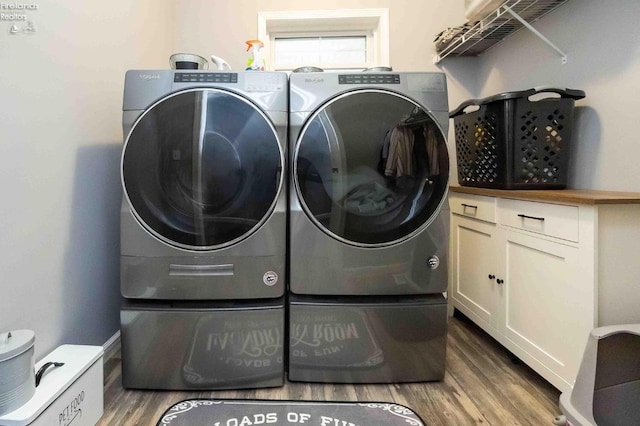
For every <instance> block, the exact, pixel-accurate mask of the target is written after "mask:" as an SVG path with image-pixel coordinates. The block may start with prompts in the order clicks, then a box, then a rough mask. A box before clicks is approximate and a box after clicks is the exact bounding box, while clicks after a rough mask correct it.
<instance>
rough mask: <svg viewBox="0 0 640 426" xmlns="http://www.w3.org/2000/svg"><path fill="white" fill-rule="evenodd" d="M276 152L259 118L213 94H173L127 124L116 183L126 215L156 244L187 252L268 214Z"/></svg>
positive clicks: (247, 105)
mask: <svg viewBox="0 0 640 426" xmlns="http://www.w3.org/2000/svg"><path fill="white" fill-rule="evenodd" d="M282 166H283V153H282V150H281V148H280V144H279V143H278V137H277V133H276V131H275V129H274V127H273V125H272V124H271V121H270V120H269V119H268V118H267V116H266V115H265V114H264V113H263V112H262V111H260V110H259V109H258V108H257V107H256V106H255V105H254V104H252V103H251V102H250V101H248V100H246V99H244V98H243V97H241V96H239V95H236V94H233V93H230V92H226V91H224V90H217V89H195V90H188V91H184V92H178V93H176V94H173V95H170V96H168V97H166V98H163V99H161V100H160V101H158V102H156V103H155V104H154V105H153V106H151V107H150V108H149V109H147V110H146V111H145V112H144V114H143V115H142V116H141V117H140V118H139V119H138V120H137V121H136V123H135V124H134V125H133V127H132V129H131V132H130V133H129V136H128V137H127V140H126V142H125V146H124V151H123V154H122V182H123V186H124V192H125V195H126V197H127V199H128V200H129V204H130V206H131V208H132V211H133V214H134V216H135V217H136V218H137V219H138V221H139V222H140V223H141V224H142V226H144V228H145V229H146V230H147V231H149V232H150V233H151V234H152V235H154V236H155V237H157V238H158V239H160V240H161V241H163V242H165V243H167V244H170V245H172V246H177V247H181V248H185V249H190V250H212V249H217V248H221V247H225V246H229V245H231V244H234V243H236V242H238V241H240V240H242V239H244V238H246V237H247V236H249V235H251V234H252V233H253V232H254V231H256V230H257V229H258V228H259V227H260V226H261V225H262V224H263V223H264V222H265V221H266V220H267V218H268V217H269V216H270V214H271V213H272V212H273V210H274V208H275V204H276V199H277V197H278V193H279V191H280V189H281V187H282Z"/></svg>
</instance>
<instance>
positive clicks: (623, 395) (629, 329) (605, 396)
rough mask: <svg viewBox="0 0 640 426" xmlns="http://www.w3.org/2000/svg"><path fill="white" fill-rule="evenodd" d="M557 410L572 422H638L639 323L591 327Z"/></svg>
mask: <svg viewBox="0 0 640 426" xmlns="http://www.w3.org/2000/svg"><path fill="white" fill-rule="evenodd" d="M560 410H561V411H562V413H563V414H564V416H565V417H566V421H567V424H570V425H573V426H589V425H598V426H609V425H615V426H625V425H630V426H631V425H633V426H637V425H640V324H631V325H614V326H608V327H600V328H596V329H594V330H592V331H591V333H590V335H589V340H588V341H587V346H586V348H585V351H584V354H583V357H582V363H581V364H580V369H579V370H578V376H577V377H576V383H575V385H574V386H573V390H572V391H571V392H569V393H563V394H562V395H560Z"/></svg>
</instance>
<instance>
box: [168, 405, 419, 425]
mask: <svg viewBox="0 0 640 426" xmlns="http://www.w3.org/2000/svg"><path fill="white" fill-rule="evenodd" d="M165 425H171V426H204V425H206V426H254V425H290V426H293V425H306V426H395V425H398V426H399V425H403V426H424V423H423V422H422V419H421V418H420V417H419V416H418V415H417V414H416V413H414V412H413V411H412V410H411V409H409V408H407V407H405V406H403V405H398V404H393V403H388V402H333V401H326V402H319V401H277V400H260V399H256V400H249V399H247V400H243V399H188V400H185V401H181V402H178V403H177V404H174V405H172V406H171V407H169V409H168V410H167V411H165V412H164V414H163V415H162V417H161V418H160V420H159V421H158V423H157V426H165Z"/></svg>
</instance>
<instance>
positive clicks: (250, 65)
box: [245, 40, 264, 71]
mask: <svg viewBox="0 0 640 426" xmlns="http://www.w3.org/2000/svg"><path fill="white" fill-rule="evenodd" d="M245 43H247V52H249V51H251V56H249V59H247V71H264V59H262V52H261V51H260V49H262V48H263V47H264V43H263V42H261V41H260V40H247V41H246V42H245Z"/></svg>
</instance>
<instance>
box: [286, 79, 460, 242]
mask: <svg viewBox="0 0 640 426" xmlns="http://www.w3.org/2000/svg"><path fill="white" fill-rule="evenodd" d="M293 166H294V171H293V174H294V180H295V188H296V191H297V193H298V197H299V199H300V200H301V204H302V207H303V209H304V210H305V212H306V213H307V215H308V216H309V217H310V218H311V220H313V222H314V223H315V224H316V225H317V226H318V227H319V228H320V229H322V230H323V231H324V232H326V233H327V234H329V235H331V236H332V237H334V238H337V239H339V240H341V241H343V242H346V243H348V244H353V245H357V246H372V247H376V246H384V245H389V244H394V243H397V242H399V241H403V240H405V239H407V238H410V237H411V236H413V235H415V234H416V233H417V232H419V231H420V230H421V229H423V228H424V227H425V226H428V224H429V223H430V222H431V221H432V220H433V218H434V217H435V215H436V213H437V212H438V211H439V209H440V206H441V204H442V203H443V202H444V197H445V194H446V188H447V182H448V177H449V155H448V152H447V147H446V143H445V137H444V135H443V133H442V130H441V128H440V127H439V126H438V124H437V122H436V121H435V119H434V117H433V116H432V114H431V113H430V112H429V111H427V110H425V109H423V108H422V107H421V106H420V105H419V104H418V103H416V102H414V101H413V100H411V99H409V98H407V97H404V96H401V95H399V94H397V93H395V92H388V91H384V90H373V89H372V90H357V91H353V92H348V93H346V94H342V95H340V96H338V97H336V98H334V99H332V100H330V101H329V102H327V103H325V104H324V105H322V106H321V107H320V108H319V109H318V110H316V111H315V112H314V113H313V114H312V115H311V116H310V117H309V119H308V120H307V122H306V123H305V125H304V127H303V129H302V131H301V133H300V137H299V139H298V141H297V143H296V146H295V151H294V164H293Z"/></svg>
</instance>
